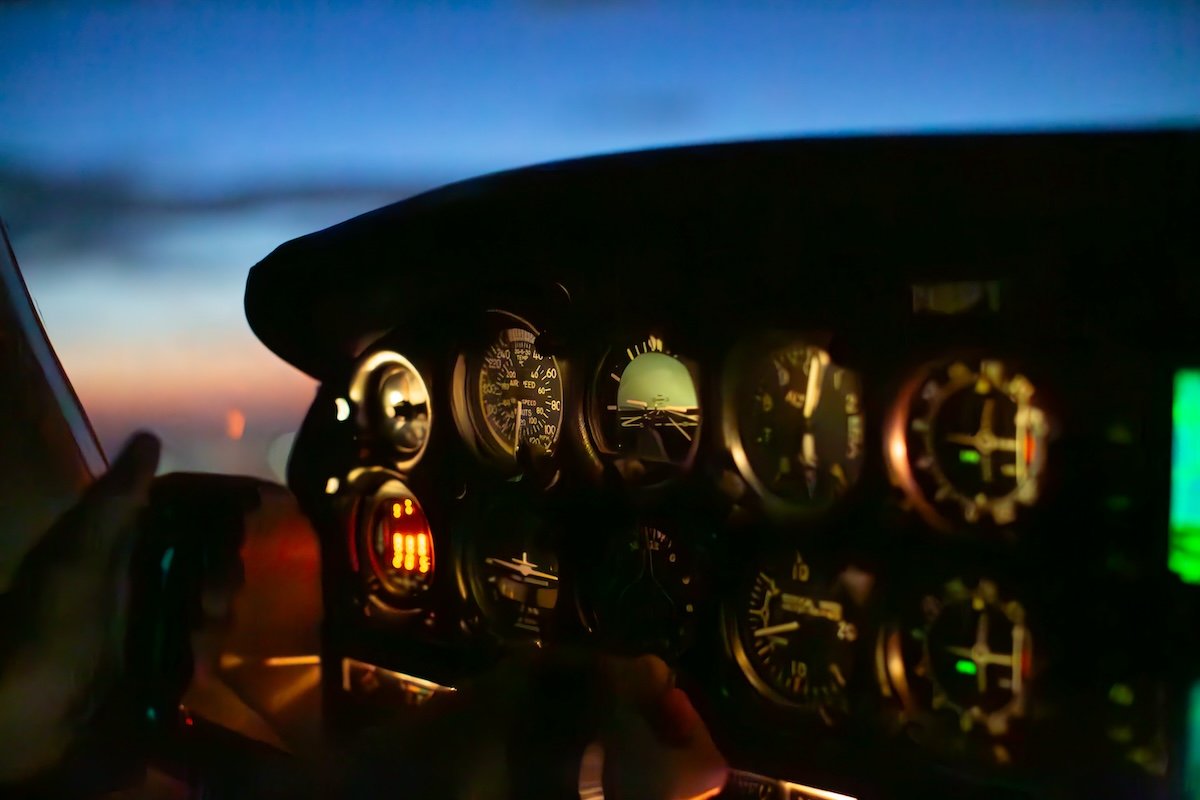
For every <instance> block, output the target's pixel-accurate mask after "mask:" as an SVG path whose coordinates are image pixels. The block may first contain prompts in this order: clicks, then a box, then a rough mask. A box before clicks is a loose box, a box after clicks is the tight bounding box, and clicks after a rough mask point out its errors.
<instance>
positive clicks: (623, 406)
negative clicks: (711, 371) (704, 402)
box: [592, 336, 701, 472]
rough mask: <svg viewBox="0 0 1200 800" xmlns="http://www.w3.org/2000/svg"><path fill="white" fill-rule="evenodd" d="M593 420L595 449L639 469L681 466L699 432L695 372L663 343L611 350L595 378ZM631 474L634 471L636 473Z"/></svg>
mask: <svg viewBox="0 0 1200 800" xmlns="http://www.w3.org/2000/svg"><path fill="white" fill-rule="evenodd" d="M593 394H594V397H593V408H592V422H593V426H592V427H593V430H594V432H595V433H596V438H597V444H598V445H599V446H600V449H601V450H603V451H605V452H608V453H610V454H613V455H617V456H619V457H621V458H622V459H626V460H628V461H631V462H637V463H639V464H641V465H643V468H642V470H641V471H642V472H644V471H645V467H646V466H647V465H655V464H666V465H686V464H688V463H690V462H691V459H692V457H693V455H694V454H695V451H696V446H697V444H698V442H699V433H700V416H701V415H700V393H699V391H698V389H697V385H696V377H695V372H694V368H693V367H692V366H691V365H689V364H688V363H686V362H685V361H683V360H682V359H680V358H679V357H678V356H676V355H673V354H672V353H671V351H670V350H668V349H667V347H666V345H665V343H664V342H663V340H662V339H660V338H658V337H657V336H648V337H647V338H646V339H645V340H644V341H641V342H638V343H637V344H634V345H631V346H629V347H625V348H622V349H619V350H618V349H614V350H613V351H612V352H611V354H610V357H609V358H608V359H607V360H606V363H605V364H604V365H603V366H602V367H601V369H600V372H599V374H598V375H597V377H596V384H595V389H594V392H593ZM635 472H636V470H635Z"/></svg>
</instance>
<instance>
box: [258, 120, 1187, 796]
mask: <svg viewBox="0 0 1200 800" xmlns="http://www.w3.org/2000/svg"><path fill="white" fill-rule="evenodd" d="M1198 187H1200V137H1198V136H1197V133H1196V132H1195V131H1188V130H1175V131H1172V130H1166V131H1158V132H1152V133H1144V132H1115V133H1063V134H1013V135H1007V134H988V135H970V136H901V137H878V138H827V139H820V138H818V139H805V140H782V141H763V142H753V143H734V144H722V145H712V146H702V147H687V148H679V149H668V150H658V151H649V152H640V153H630V154H620V155H611V156H601V157H596V158H588V159H582V160H576V161H568V162H561V163H553V164H548V165H541V166H535V167H529V168H525V169H520V170H515V171H511V172H504V173H499V174H494V175H488V176H485V177H482V178H478V179H474V180H469V181H465V182H462V183H456V184H453V185H450V186H446V187H444V188H441V189H438V190H435V191H432V192H429V193H426V194H423V195H420V196H417V197H415V198H412V199H409V200H406V201H403V202H400V203H397V204H394V205H390V206H387V207H384V208H381V209H379V210H377V211H374V212H371V213H368V214H365V215H363V216H360V217H357V218H354V219H351V220H349V221H347V222H344V223H342V224H340V225H336V226H334V227H332V228H329V229H327V230H323V231H319V232H317V233H313V234H311V235H309V236H305V237H302V238H300V239H296V240H293V241H290V242H288V243H286V244H284V245H282V246H280V247H279V248H278V249H276V250H275V251H274V252H273V253H271V254H270V255H269V256H267V257H266V258H265V259H264V260H263V261H261V262H260V263H259V264H258V265H256V266H255V267H254V268H253V270H252V271H251V272H250V275H249V279H248V283H247V288H246V312H247V317H248V319H249V322H250V325H251V327H252V328H253V330H254V331H255V333H256V334H257V335H258V336H259V338H260V339H261V340H262V341H263V342H264V343H265V344H266V345H267V346H268V347H269V348H270V349H271V350H273V351H274V352H275V353H276V354H278V355H279V356H280V357H282V358H283V359H285V360H286V361H288V362H290V363H291V364H293V365H294V366H296V367H298V368H299V369H301V370H303V371H304V372H306V373H308V374H309V375H311V376H313V377H314V378H316V379H317V380H318V381H319V382H320V388H319V390H318V392H317V395H316V397H315V399H314V401H313V403H312V406H311V409H310V411H309V413H308V415H307V418H306V420H305V422H304V424H303V427H302V429H301V431H300V433H299V436H298V438H297V440H296V443H295V446H294V449H293V451H292V456H291V460H290V464H289V468H288V479H289V488H290V489H291V490H292V492H294V494H295V495H296V497H297V498H298V500H299V503H300V506H301V508H302V510H303V511H304V513H305V514H306V515H307V517H308V518H309V519H310V520H311V522H312V524H313V526H314V528H315V529H316V531H317V533H318V536H319V540H320V552H321V567H320V569H321V583H322V592H323V622H322V623H321V654H320V655H321V662H322V665H323V669H322V681H323V684H322V702H323V711H322V714H323V717H324V720H325V723H326V725H327V726H328V729H329V730H330V732H331V734H332V735H333V736H335V737H350V736H352V735H354V733H355V732H357V731H360V730H363V729H365V728H367V727H368V726H370V725H373V724H375V723H378V722H379V721H380V720H382V719H386V718H390V717H395V716H401V715H404V714H406V713H410V711H411V707H412V706H416V705H419V704H421V703H423V702H424V701H425V700H427V699H428V698H430V697H432V696H434V695H436V694H438V693H441V692H444V691H448V690H451V689H453V688H455V687H459V686H462V685H464V684H467V683H469V682H470V681H472V679H473V678H475V677H476V676H478V675H480V674H483V673H485V672H486V671H487V670H488V669H490V668H491V667H492V666H493V665H495V664H496V663H498V662H499V661H501V660H502V659H503V658H504V657H505V656H507V655H511V654H513V653H517V652H520V651H523V650H529V649H542V650H551V649H557V648H570V649H583V650H599V651H604V652H613V653H623V654H637V653H654V654H656V655H658V656H660V657H661V658H662V659H663V660H664V661H666V663H667V664H668V665H669V666H670V667H671V669H672V670H673V673H674V680H675V683H676V685H677V686H679V687H680V688H682V689H683V690H684V691H686V693H687V694H688V696H689V697H690V698H692V701H693V702H694V703H695V705H696V707H697V709H698V710H699V711H700V713H701V716H702V717H703V719H704V720H705V722H706V723H707V725H708V727H709V729H710V730H711V732H712V735H713V738H714V740H715V741H716V743H717V745H718V746H719V748H720V749H721V751H722V753H724V755H725V757H726V758H727V759H728V761H729V763H730V764H731V766H732V767H734V768H735V770H736V771H735V773H734V777H733V779H732V780H731V782H730V784H729V785H728V786H727V787H726V788H725V790H724V793H723V794H722V795H721V796H723V797H738V798H741V797H745V798H775V797H779V798H784V797H788V798H793V797H804V798H818V797H819V798H832V797H842V796H849V797H854V798H881V799H882V798H909V797H912V798H916V797H1006V798H1007V797H1012V798H1067V797H1072V798H1074V797H1079V798H1082V797H1088V798H1099V797H1121V798H1125V797H1130V798H1132V797H1138V798H1165V797H1183V796H1195V794H1194V793H1195V792H1197V791H1200V790H1198V788H1197V786H1198V783H1197V781H1200V772H1198V770H1200V764H1198V759H1197V747H1200V743H1198V738H1200V682H1198V681H1200V651H1198V646H1200V645H1198V637H1197V633H1196V632H1197V616H1196V612H1197V599H1198V597H1200V590H1198V588H1197V586H1198V585H1200V315H1198V313H1197V311H1196V309H1197V307H1198V306H1200V247H1198V242H1197V232H1198V231H1200V225H1198V224H1197V220H1200V198H1198V191H1200V189H1198ZM1187 792H1191V793H1193V794H1191V795H1188V794H1187Z"/></svg>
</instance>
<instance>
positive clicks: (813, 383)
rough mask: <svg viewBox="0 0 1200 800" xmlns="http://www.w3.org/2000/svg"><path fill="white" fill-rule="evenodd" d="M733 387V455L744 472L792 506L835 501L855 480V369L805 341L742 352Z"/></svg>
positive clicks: (859, 429) (859, 442)
mask: <svg viewBox="0 0 1200 800" xmlns="http://www.w3.org/2000/svg"><path fill="white" fill-rule="evenodd" d="M738 359H739V361H741V365H739V366H738V367H737V368H735V369H734V370H732V372H733V374H735V375H736V376H737V378H736V379H735V380H734V381H733V383H732V384H731V385H730V386H729V387H728V391H729V392H731V395H732V396H731V397H730V400H731V401H732V402H731V405H732V408H733V410H734V413H733V414H731V415H730V419H729V421H730V422H731V423H733V424H734V425H735V428H734V430H733V437H732V438H733V442H732V447H731V452H732V453H733V457H734V461H735V462H736V463H737V465H738V469H739V470H740V471H741V473H742V477H744V478H745V479H746V481H747V482H748V483H749V484H750V485H751V486H753V487H754V488H755V489H756V490H757V491H758V492H759V494H760V495H762V496H763V497H764V498H765V499H767V500H773V499H776V498H778V499H779V500H782V501H783V502H784V503H785V504H786V505H787V506H789V507H791V508H801V509H819V508H822V507H825V506H827V505H829V504H830V503H831V502H832V501H833V500H834V499H835V498H837V497H838V496H839V495H841V494H842V493H843V492H845V491H846V490H847V489H848V488H849V487H850V486H851V485H852V484H853V483H854V482H855V481H856V480H857V479H858V476H859V473H860V472H861V470H862V461H863V416H862V403H861V398H860V388H859V378H858V375H857V373H855V372H852V371H850V370H847V369H844V368H842V367H839V366H838V365H836V364H834V363H832V362H831V360H830V357H829V354H828V353H827V352H825V350H823V349H821V348H820V347H817V346H815V345H812V344H809V343H806V342H805V341H803V340H799V339H793V340H792V341H790V342H788V343H786V344H784V345H783V346H780V347H776V348H773V349H764V350H759V351H757V352H750V351H742V352H741V353H739V354H738Z"/></svg>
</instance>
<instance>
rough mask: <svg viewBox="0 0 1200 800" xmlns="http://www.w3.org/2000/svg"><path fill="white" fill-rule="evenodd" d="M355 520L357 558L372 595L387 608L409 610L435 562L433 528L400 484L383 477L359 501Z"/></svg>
mask: <svg viewBox="0 0 1200 800" xmlns="http://www.w3.org/2000/svg"><path fill="white" fill-rule="evenodd" d="M358 518H359V523H358V547H357V557H358V560H359V563H360V565H362V566H367V567H368V569H367V570H365V572H366V573H367V576H368V581H367V582H368V586H369V587H370V588H372V589H373V592H372V597H373V598H375V599H376V600H380V601H383V602H384V603H385V604H386V605H387V606H390V607H394V608H413V607H414V606H415V605H416V604H418V603H419V601H420V599H421V597H422V596H423V595H424V594H425V592H427V591H428V590H429V588H430V587H431V586H432V585H433V577H434V567H435V566H436V564H435V561H434V540H433V532H432V531H431V530H430V527H429V520H428V519H427V518H426V516H425V511H424V509H422V508H421V504H420V503H419V502H418V501H417V498H416V496H415V495H413V493H412V492H411V491H409V489H408V487H406V486H405V485H404V484H403V483H401V482H400V481H398V480H389V481H387V482H385V483H384V484H382V485H381V486H380V487H379V489H378V490H377V491H376V492H375V493H374V495H373V496H371V497H369V498H367V499H365V500H364V501H363V502H362V504H361V506H360V511H359V515H358ZM363 562H365V564H364V563H363ZM360 569H361V566H360Z"/></svg>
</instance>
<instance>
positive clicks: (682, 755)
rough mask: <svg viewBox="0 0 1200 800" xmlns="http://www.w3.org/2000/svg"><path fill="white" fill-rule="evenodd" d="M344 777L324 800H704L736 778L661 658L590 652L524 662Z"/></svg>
mask: <svg viewBox="0 0 1200 800" xmlns="http://www.w3.org/2000/svg"><path fill="white" fill-rule="evenodd" d="M581 755H582V763H581V759H580V756H581ZM335 768H336V769H337V771H338V773H340V780H338V781H335V783H334V784H333V785H332V786H329V787H327V788H326V790H325V791H324V792H319V794H321V795H322V796H331V797H332V796H338V797H354V798H358V797H362V798H374V797H378V796H379V793H380V792H381V791H382V792H385V793H386V792H387V791H392V792H399V793H401V794H403V795H404V796H411V797H421V798H425V797H431V798H432V797H436V798H458V799H462V800H466V798H470V799H471V800H509V798H520V799H521V800H539V799H540V798H561V797H564V796H569V797H574V796H584V797H587V798H589V799H590V800H596V798H599V797H601V796H603V797H605V798H607V800H699V799H700V798H706V797H711V796H713V795H715V794H717V793H718V792H719V791H720V790H721V788H722V787H723V786H724V784H725V781H726V778H727V776H728V768H727V766H726V763H725V760H724V759H723V758H722V757H721V754H720V753H719V752H718V751H717V748H716V746H715V745H714V744H713V741H712V738H711V737H710V736H709V734H708V730H707V729H706V727H705V726H704V723H703V721H702V720H701V719H700V717H699V715H698V714H697V713H696V711H695V709H694V708H693V707H692V705H691V703H690V702H689V701H688V699H687V697H686V695H684V693H683V692H681V691H679V690H678V689H675V688H673V687H672V686H671V683H670V674H669V670H668V669H667V667H666V665H665V664H664V663H663V662H662V661H661V660H660V659H658V658H657V657H654V656H642V657H639V658H615V657H599V658H598V657H595V656H591V655H585V654H579V653H553V654H537V655H535V656H527V657H522V658H515V659H512V660H510V661H509V662H508V663H506V664H504V665H502V666H501V667H500V668H499V669H497V670H496V671H495V672H493V673H492V674H490V675H488V676H486V677H484V678H482V679H480V680H479V681H476V682H475V683H474V684H473V685H471V686H468V687H465V688H464V689H463V690H462V691H459V692H457V693H455V694H453V695H443V696H440V697H438V698H435V699H434V700H432V701H430V702H429V703H427V704H426V705H425V706H424V707H422V708H421V709H418V713H417V714H416V715H415V718H414V719H412V720H410V721H409V722H408V723H407V724H406V725H405V726H404V727H403V728H400V729H395V728H392V729H381V730H379V731H377V732H375V733H374V734H372V735H370V736H368V737H366V738H365V739H362V740H360V741H359V742H358V743H357V746H356V747H355V748H354V749H353V750H352V752H351V753H350V754H349V755H348V756H343V757H340V758H338V759H337V763H336V767H335ZM601 793H602V794H601ZM281 796H291V794H290V793H287V792H283V793H281Z"/></svg>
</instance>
